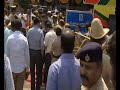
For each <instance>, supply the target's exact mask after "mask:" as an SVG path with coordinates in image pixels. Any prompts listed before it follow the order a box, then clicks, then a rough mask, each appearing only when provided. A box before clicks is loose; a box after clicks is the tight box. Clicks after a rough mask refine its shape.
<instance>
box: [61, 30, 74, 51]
mask: <svg viewBox="0 0 120 90" xmlns="http://www.w3.org/2000/svg"><path fill="white" fill-rule="evenodd" d="M74 41H75V34H74V32H73V31H72V30H70V29H67V30H65V31H63V32H62V34H61V48H62V49H63V52H64V53H72V52H73V49H74Z"/></svg>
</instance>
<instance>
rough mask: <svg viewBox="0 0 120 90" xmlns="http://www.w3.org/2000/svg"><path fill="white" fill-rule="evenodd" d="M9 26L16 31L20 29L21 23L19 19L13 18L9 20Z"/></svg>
mask: <svg viewBox="0 0 120 90" xmlns="http://www.w3.org/2000/svg"><path fill="white" fill-rule="evenodd" d="M11 27H12V28H13V29H14V30H15V31H16V30H21V27H22V23H21V20H20V19H15V20H13V21H11Z"/></svg>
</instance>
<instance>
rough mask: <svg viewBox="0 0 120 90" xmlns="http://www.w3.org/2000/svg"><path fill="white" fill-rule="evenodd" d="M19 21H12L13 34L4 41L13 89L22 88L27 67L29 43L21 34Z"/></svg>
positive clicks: (21, 89) (18, 89)
mask: <svg viewBox="0 0 120 90" xmlns="http://www.w3.org/2000/svg"><path fill="white" fill-rule="evenodd" d="M21 27H22V24H21V21H20V20H18V19H16V20H14V21H13V31H14V32H13V34H12V35H10V36H9V37H8V39H7V42H6V55H7V56H8V57H9V59H10V64H11V69H12V73H13V79H14V84H15V90H23V85H24V80H25V74H26V72H27V73H28V68H29V64H30V63H29V62H30V57H29V45H28V41H27V38H26V37H25V36H23V35H22V33H21V32H20V29H21Z"/></svg>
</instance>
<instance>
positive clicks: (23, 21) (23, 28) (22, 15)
mask: <svg viewBox="0 0 120 90" xmlns="http://www.w3.org/2000/svg"><path fill="white" fill-rule="evenodd" d="M18 17H19V18H20V19H21V23H22V32H23V34H24V36H26V20H27V17H26V15H25V14H24V9H21V13H20V14H19V15H18Z"/></svg>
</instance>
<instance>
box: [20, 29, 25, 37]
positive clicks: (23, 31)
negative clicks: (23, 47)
mask: <svg viewBox="0 0 120 90" xmlns="http://www.w3.org/2000/svg"><path fill="white" fill-rule="evenodd" d="M21 32H22V33H23V35H24V36H25V37H26V29H24V28H21Z"/></svg>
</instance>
